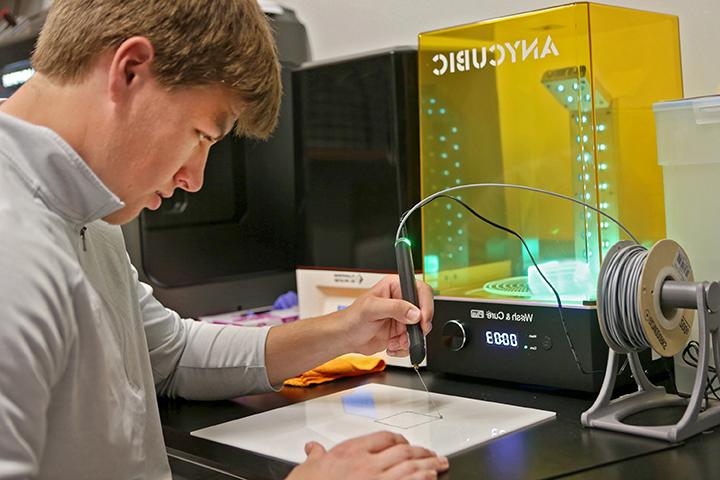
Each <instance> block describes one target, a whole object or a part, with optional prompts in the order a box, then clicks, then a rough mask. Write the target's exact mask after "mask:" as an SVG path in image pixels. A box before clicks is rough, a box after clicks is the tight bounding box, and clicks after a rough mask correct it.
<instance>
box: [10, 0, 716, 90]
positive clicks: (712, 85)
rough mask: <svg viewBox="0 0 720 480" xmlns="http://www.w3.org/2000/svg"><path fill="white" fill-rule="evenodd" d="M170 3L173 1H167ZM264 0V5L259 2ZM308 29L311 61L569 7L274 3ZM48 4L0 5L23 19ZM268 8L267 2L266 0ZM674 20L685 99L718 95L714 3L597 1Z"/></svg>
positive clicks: (434, 1) (549, 2)
mask: <svg viewBox="0 0 720 480" xmlns="http://www.w3.org/2000/svg"><path fill="white" fill-rule="evenodd" d="M168 1H173V0H168ZM265 1H268V0H265ZM275 2H276V3H279V4H280V5H283V6H285V7H288V8H291V9H293V10H295V13H296V14H297V15H298V17H299V18H300V20H301V21H302V22H303V23H304V24H305V27H306V28H307V29H308V36H309V37H310V46H311V48H312V55H313V59H315V60H323V59H328V58H333V57H338V56H344V55H349V54H354V53H360V52H366V51H370V50H378V49H382V48H387V47H393V46H399V45H417V34H418V33H419V32H423V31H427V30H434V29H437V28H444V27H450V26H453V25H459V24H463V23H470V22H474V21H477V20H484V19H487V18H494V17H499V16H503V15H509V14H513V13H519V12H524V11H528V10H535V9H538V8H545V7H549V6H555V5H563V4H566V3H570V1H569V0H567V1H565V0H512V1H510V0H445V1H441V0H275ZM50 3H52V0H0V7H3V6H10V7H14V8H17V11H18V13H19V14H23V15H29V14H32V13H34V12H35V11H37V10H39V9H41V8H44V7H46V6H48V5H50ZM268 3H272V1H271V0H270V1H268ZM598 3H605V4H608V5H617V6H623V7H631V8H637V9H641V10H651V11H656V12H662V13H669V14H672V15H677V16H678V17H679V18H680V42H681V48H682V63H683V78H684V83H685V96H686V97H694V96H698V95H708V94H711V93H720V55H718V51H717V49H718V48H719V47H720V0H601V1H600V2H598Z"/></svg>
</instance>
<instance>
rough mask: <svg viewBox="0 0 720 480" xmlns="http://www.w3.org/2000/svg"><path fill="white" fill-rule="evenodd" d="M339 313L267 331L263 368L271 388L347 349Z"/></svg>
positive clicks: (348, 346)
mask: <svg viewBox="0 0 720 480" xmlns="http://www.w3.org/2000/svg"><path fill="white" fill-rule="evenodd" d="M340 317H341V315H340V314H339V313H333V314H329V315H323V316H321V317H314V318H308V319H305V320H300V321H297V322H293V323H288V324H285V325H280V326H277V327H274V328H272V329H271V330H270V332H269V333H268V336H267V340H266V343H265V365H266V368H267V375H268V379H269V380H270V383H271V384H272V385H278V384H280V383H282V382H283V381H284V380H286V379H288V378H291V377H294V376H297V375H299V374H301V373H303V372H305V371H307V370H310V369H312V368H314V367H317V366H318V365H321V364H323V363H325V362H327V361H328V360H331V359H333V358H335V357H337V356H338V355H342V354H344V353H348V352H349V351H350V350H351V347H350V345H349V341H348V339H347V337H346V336H345V334H344V332H343V329H342V325H341V323H342V318H340Z"/></svg>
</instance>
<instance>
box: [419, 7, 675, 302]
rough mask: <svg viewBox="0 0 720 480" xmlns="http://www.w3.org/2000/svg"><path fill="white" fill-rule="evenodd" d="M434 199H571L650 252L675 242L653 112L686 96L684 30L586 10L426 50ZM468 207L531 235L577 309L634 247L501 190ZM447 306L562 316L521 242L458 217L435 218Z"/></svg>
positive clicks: (429, 189)
mask: <svg viewBox="0 0 720 480" xmlns="http://www.w3.org/2000/svg"><path fill="white" fill-rule="evenodd" d="M419 86H420V105H421V110H420V139H421V175H422V178H421V182H422V187H421V188H422V195H423V197H425V196H427V195H430V194H432V193H435V192H437V191H439V190H442V189H444V188H447V187H450V186H455V185H460V184H468V183H512V184H521V185H528V186H532V187H538V188H543V189H547V190H552V191H554V192H558V193H562V194H565V195H569V196H573V197H575V198H578V199H582V200H583V201H585V202H587V203H589V204H591V205H594V206H596V207H597V208H600V209H602V210H603V211H605V212H607V213H609V214H610V215H613V216H614V217H616V218H618V219H619V220H620V221H621V222H622V223H624V224H625V225H626V226H627V227H628V228H629V229H630V230H631V231H632V232H633V234H634V235H635V236H636V237H638V238H639V239H640V241H641V242H642V243H644V244H646V245H649V244H651V243H652V242H654V241H656V240H658V239H660V238H662V237H663V236H664V233H665V223H664V218H665V215H664V207H663V186H662V173H661V170H660V167H659V166H658V165H657V154H656V146H655V126H654V119H653V114H652V104H653V103H654V102H657V101H661V100H667V99H673V98H679V97H682V81H681V70H680V49H679V38H678V22H677V18H676V17H674V16H670V15H664V14H657V13H650V12H643V11H637V10H631V9H626V8H619V7H610V6H604V5H595V4H590V3H576V4H571V5H566V6H561V7H555V8H550V9H547V10H539V11H534V12H529V13H525V14H520V15H515V16H510V17H504V18H500V19H494V20H488V21H482V22H478V23H473V24H468V25H462V26H458V27H453V28H448V29H444V30H438V31H433V32H428V33H423V34H421V35H420V36H419ZM454 195H456V196H458V197H460V198H461V199H462V200H463V201H464V202H466V203H468V204H469V205H470V206H471V207H473V208H474V209H475V210H476V211H477V212H478V213H479V214H481V215H483V216H485V217H487V218H488V219H490V220H492V221H494V222H497V223H499V224H501V225H504V226H506V227H509V228H511V229H513V230H515V231H517V232H518V233H520V234H521V235H522V236H523V237H524V238H525V239H526V242H527V244H528V247H529V248H530V250H531V252H532V253H533V255H534V256H535V258H536V260H537V261H538V263H539V264H540V268H541V271H542V272H543V273H544V274H545V275H546V276H547V277H548V278H549V280H550V281H551V283H553V285H554V286H555V287H556V288H557V289H558V291H559V292H560V294H561V297H562V298H563V300H564V301H566V302H583V301H588V300H593V299H594V297H595V290H596V279H597V274H598V271H599V268H600V263H601V260H602V255H603V252H605V251H607V249H608V248H609V247H610V246H611V245H612V244H614V243H615V242H616V241H618V240H619V239H621V238H624V237H622V235H621V232H620V230H619V229H618V227H617V226H615V225H614V224H612V223H611V222H610V221H609V220H607V219H605V218H603V217H601V216H600V215H598V214H596V213H594V212H593V211H591V210H589V209H586V208H584V207H581V206H577V205H575V204H573V203H571V202H568V201H566V200H560V199H556V198H552V197H548V196H544V195H540V194H537V193H532V192H527V191H522V190H510V189H501V188H483V189H472V190H469V189H468V190H461V191H458V192H455V193H454ZM422 240H423V255H424V272H425V279H426V281H428V282H429V283H430V284H431V285H432V286H433V287H434V289H435V291H436V293H437V294H439V295H447V296H455V297H469V298H499V299H503V298H504V299H516V300H520V301H522V300H527V301H553V302H554V297H553V296H552V292H551V290H550V289H549V288H548V287H547V285H546V284H545V283H544V281H542V279H541V278H540V277H539V275H538V272H537V269H536V268H534V267H533V265H532V263H531V261H530V258H529V256H528V255H527V254H526V252H525V250H524V248H523V247H522V244H521V243H520V241H519V240H518V239H517V238H516V237H514V236H512V235H510V234H508V233H506V232H504V231H501V230H498V229H496V228H494V227H491V226H489V225H487V224H485V223H483V222H481V221H480V220H478V219H476V218H474V217H472V215H471V214H470V213H469V212H468V211H466V210H465V209H463V208H462V207H461V206H460V205H458V204H457V203H454V202H453V201H451V200H449V199H445V198H440V199H438V200H436V201H434V202H433V203H431V204H429V205H427V206H426V207H425V208H424V209H423V238H422Z"/></svg>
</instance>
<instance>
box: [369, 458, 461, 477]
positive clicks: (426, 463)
mask: <svg viewBox="0 0 720 480" xmlns="http://www.w3.org/2000/svg"><path fill="white" fill-rule="evenodd" d="M448 466H449V464H448V461H447V458H445V457H429V458H421V459H416V460H407V461H404V462H402V463H399V464H397V465H395V466H394V467H391V468H389V469H387V470H386V471H385V472H384V473H383V475H382V477H381V478H382V479H383V480H395V479H401V478H402V479H408V478H411V479H421V478H422V479H424V478H437V472H444V471H445V470H447V469H448Z"/></svg>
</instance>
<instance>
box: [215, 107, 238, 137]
mask: <svg viewBox="0 0 720 480" xmlns="http://www.w3.org/2000/svg"><path fill="white" fill-rule="evenodd" d="M234 124H235V122H234V121H233V119H232V116H231V115H228V114H223V113H219V114H217V116H216V117H215V126H216V127H217V129H218V131H219V132H220V136H219V137H217V138H213V140H214V141H218V140H221V139H222V138H223V137H225V136H226V135H227V134H228V133H230V130H232V128H233V125H234Z"/></svg>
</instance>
